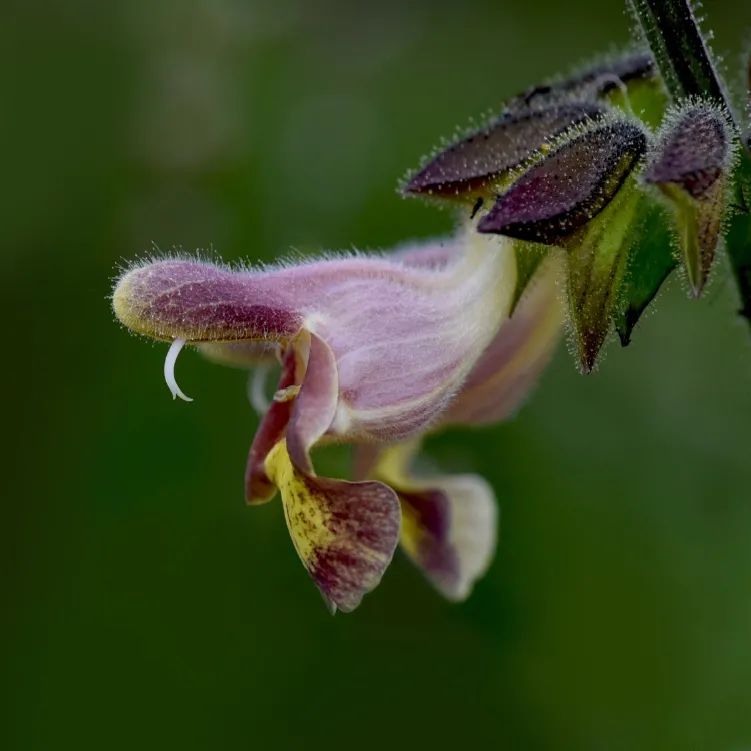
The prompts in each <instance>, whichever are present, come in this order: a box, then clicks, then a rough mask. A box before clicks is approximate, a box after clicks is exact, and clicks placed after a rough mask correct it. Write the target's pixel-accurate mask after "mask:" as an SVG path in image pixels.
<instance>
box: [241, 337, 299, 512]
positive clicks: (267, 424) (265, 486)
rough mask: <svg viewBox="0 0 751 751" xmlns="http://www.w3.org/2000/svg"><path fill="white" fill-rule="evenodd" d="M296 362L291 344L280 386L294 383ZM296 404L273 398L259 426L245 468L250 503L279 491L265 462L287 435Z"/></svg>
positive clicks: (246, 493) (285, 386) (284, 386)
mask: <svg viewBox="0 0 751 751" xmlns="http://www.w3.org/2000/svg"><path fill="white" fill-rule="evenodd" d="M296 364H297V358H296V357H295V350H294V347H292V346H289V347H287V349H286V351H285V353H284V356H283V359H282V373H281V376H280V378H279V389H284V388H287V387H288V386H293V385H295V383H296V378H297V374H296ZM293 404H294V400H292V399H291V400H289V401H286V402H276V401H275V402H271V406H270V407H269V409H268V412H266V414H265V415H264V416H263V419H262V420H261V424H260V425H259V426H258V430H257V431H256V434H255V436H254V437H253V443H252V444H251V446H250V452H249V453H248V463H247V465H246V468H245V500H246V501H247V502H248V503H262V502H264V501H267V500H269V499H270V498H272V497H273V496H274V494H275V493H276V485H274V483H272V482H271V480H269V478H268V477H267V475H266V468H265V466H264V463H265V461H266V457H267V456H268V453H269V451H271V449H272V448H273V447H274V446H275V445H276V444H277V443H278V442H279V441H280V440H281V439H282V438H283V437H284V432H285V430H286V429H287V423H288V422H289V418H290V414H291V412H292V405H293Z"/></svg>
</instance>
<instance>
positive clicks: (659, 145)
mask: <svg viewBox="0 0 751 751" xmlns="http://www.w3.org/2000/svg"><path fill="white" fill-rule="evenodd" d="M733 153H734V150H733V142H732V135H731V130H730V125H729V123H728V118H727V115H726V113H725V112H724V111H723V110H721V109H719V108H718V107H717V106H716V105H714V104H711V103H707V102H701V101H691V102H690V103H689V104H688V105H684V106H682V107H680V108H678V109H677V110H675V111H674V112H672V113H671V114H670V115H669V117H668V119H667V121H666V125H665V126H664V128H663V130H662V132H661V133H660V135H659V137H658V139H657V142H656V144H655V147H654V149H653V151H652V153H651V154H650V157H649V160H648V164H647V168H646V170H645V172H644V182H646V183H648V184H651V185H656V186H657V187H658V188H659V189H660V191H661V192H662V194H663V196H664V197H665V198H666V200H667V202H668V205H669V206H670V208H671V209H672V211H673V216H674V219H675V229H676V233H677V236H678V240H679V244H680V250H681V255H682V258H683V265H684V268H685V270H686V276H687V279H688V283H689V285H690V287H691V294H692V296H693V297H699V296H700V295H701V293H702V290H703V289H704V286H705V284H706V282H707V279H708V278H709V273H710V271H711V268H712V263H713V261H714V258H715V255H716V252H717V246H718V244H719V241H720V236H721V228H722V222H723V218H724V215H725V211H726V207H727V204H728V200H729V190H728V189H729V174H730V167H731V165H732V161H733Z"/></svg>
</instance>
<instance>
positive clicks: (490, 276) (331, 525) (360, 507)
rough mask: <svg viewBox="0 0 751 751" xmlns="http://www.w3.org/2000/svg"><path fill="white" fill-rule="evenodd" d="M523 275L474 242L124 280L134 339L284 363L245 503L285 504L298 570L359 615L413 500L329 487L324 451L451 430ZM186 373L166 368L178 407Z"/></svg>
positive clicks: (201, 266)
mask: <svg viewBox="0 0 751 751" xmlns="http://www.w3.org/2000/svg"><path fill="white" fill-rule="evenodd" d="M515 268H516V265H515V259H514V253H513V249H512V247H511V244H510V242H509V241H507V240H505V239H503V238H494V237H490V238H488V237H483V236H481V235H479V234H477V233H476V232H473V231H471V230H468V231H462V232H461V233H460V234H459V235H458V236H457V237H455V238H452V239H450V240H448V241H445V242H434V243H428V244H424V245H420V246H411V247H407V248H403V249H400V250H399V251H397V252H396V253H395V254H393V255H392V256H390V257H375V256H371V257H367V256H359V257H344V258H330V259H325V260H322V261H316V262H309V263H303V264H300V265H297V266H281V267H275V268H270V269H264V270H260V271H249V270H235V271H233V270H230V269H228V268H226V267H222V266H218V265H216V264H210V263H205V262H201V261H195V260H189V259H166V260H157V261H153V262H150V263H147V264H144V265H140V266H137V267H135V268H133V269H131V270H130V271H128V272H126V273H125V274H124V275H123V276H122V277H121V279H120V280H119V281H118V283H117V286H116V288H115V291H114V294H113V306H114V309H115V313H116V315H117V316H118V318H119V319H120V320H121V321H122V322H123V323H124V324H125V325H126V326H127V327H128V328H130V329H131V330H133V331H136V332H138V333H141V334H145V335H147V336H150V337H153V338H157V339H163V340H168V341H169V340H172V341H173V342H174V341H177V342H178V346H180V345H181V344H182V343H183V342H186V343H189V344H196V345H199V346H203V347H205V348H206V349H207V352H208V354H209V355H210V356H211V357H212V358H214V359H219V360H222V361H225V362H228V363H234V364H238V363H242V362H248V363H252V362H257V361H258V360H259V359H260V360H268V356H269V353H270V352H271V351H275V352H277V353H278V356H279V358H280V360H281V365H282V367H281V375H280V380H279V384H278V390H277V392H276V396H275V398H274V401H273V402H272V404H271V406H270V407H269V409H268V411H267V412H266V414H265V415H264V418H263V420H262V422H261V425H260V426H259V429H258V432H257V434H256V437H255V439H254V441H253V444H252V446H251V450H250V454H249V459H248V467H247V470H246V496H247V500H248V501H249V502H250V503H257V502H263V501H266V500H268V499H269V498H271V497H272V496H273V495H274V493H275V492H276V490H277V489H279V490H280V491H281V495H282V500H283V504H284V509H285V516H286V519H287V524H288V527H289V530H290V534H291V536H292V539H293V542H294V544H295V548H296V549H297V552H298V554H299V555H300V558H301V559H302V561H303V563H304V564H305V566H306V568H307V569H308V571H309V573H310V574H311V576H312V578H313V579H314V581H315V582H316V584H317V585H318V587H319V589H320V590H321V592H322V593H323V594H324V597H325V598H326V599H327V600H328V602H329V603H330V604H331V605H332V607H338V608H340V609H342V610H345V611H348V610H352V609H353V608H354V607H356V606H357V604H358V603H359V601H360V599H361V598H362V596H363V594H364V593H366V592H367V591H369V590H370V589H372V588H373V587H374V586H375V585H376V584H377V583H378V581H379V580H380V578H381V576H382V574H383V571H384V570H385V568H386V566H387V565H388V563H389V561H390V559H391V556H392V553H393V550H394V547H395V546H396V543H397V540H398V535H399V528H400V516H401V512H400V506H399V501H398V499H397V496H396V494H395V493H394V492H393V490H391V489H390V488H389V487H388V486H387V485H385V484H383V483H381V482H377V481H372V480H371V481H364V482H359V483H349V482H345V481H342V480H333V479H329V478H323V477H318V476H317V475H316V474H315V471H314V469H313V466H312V463H311V460H310V450H311V448H312V447H313V446H314V445H315V444H316V443H319V442H322V441H326V440H336V441H347V442H381V443H384V442H388V443H392V442H398V441H404V440H406V439H409V438H410V437H412V436H415V435H419V434H420V433H423V432H425V431H426V430H427V429H429V428H430V427H431V426H434V425H437V424H438V423H439V422H440V420H441V417H442V415H444V414H446V413H447V409H448V408H449V406H450V405H451V404H452V403H453V402H452V400H453V399H454V397H455V396H456V394H457V393H458V392H460V389H461V387H462V385H463V384H464V383H465V382H466V383H468V384H475V385H479V382H480V380H483V378H481V379H479V380H478V379H477V378H474V377H473V376H472V371H473V367H474V366H475V365H476V364H477V363H478V362H479V361H480V360H481V357H482V355H483V353H484V352H485V351H487V350H488V349H489V348H490V347H497V346H498V345H497V343H496V338H497V335H498V333H499V331H500V330H501V329H503V327H504V326H506V325H508V321H507V317H508V312H509V309H510V305H511V299H512V295H513V291H514V286H515V278H516V274H515ZM520 320H521V319H520ZM272 347H273V350H272V349H271V348H272ZM174 352H175V348H174V347H173V348H172V349H171V354H172V355H174ZM508 359H509V358H508V357H506V360H508ZM173 366H174V357H171V358H168V363H167V367H166V374H167V376H168V383H170V384H171V388H172V390H173V393H178V395H180V392H178V391H177V384H176V383H174V378H173V376H172V367H173ZM468 376H470V380H469V381H468V380H467V377H468ZM457 403H458V404H461V400H460V399H459V401H458V402H457Z"/></svg>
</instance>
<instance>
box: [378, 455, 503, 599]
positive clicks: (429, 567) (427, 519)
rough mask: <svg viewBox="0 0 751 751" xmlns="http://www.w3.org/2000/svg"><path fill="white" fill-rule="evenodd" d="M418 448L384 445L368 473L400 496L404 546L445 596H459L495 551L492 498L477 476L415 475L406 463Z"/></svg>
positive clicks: (494, 518) (483, 570) (494, 520)
mask: <svg viewBox="0 0 751 751" xmlns="http://www.w3.org/2000/svg"><path fill="white" fill-rule="evenodd" d="M418 446H419V444H418V443H417V442H414V441H413V442H410V443H407V444H397V445H394V446H390V447H388V448H386V449H384V450H383V451H382V452H381V453H380V454H378V455H377V456H376V457H375V463H374V464H373V466H372V467H371V468H370V474H371V476H372V477H375V478H378V479H380V480H383V481H384V482H386V483H388V484H389V485H390V486H391V487H392V488H394V490H395V491H396V492H397V494H398V496H399V501H400V503H401V509H402V528H401V535H400V544H401V546H402V548H403V550H404V551H405V552H406V553H407V555H408V556H409V557H410V558H411V559H412V561H413V562H414V563H415V565H417V566H418V567H419V568H420V570H421V571H422V572H423V573H424V574H425V576H426V577H427V578H428V580H429V581H430V582H431V583H432V584H433V586H435V587H436V589H438V591H439V592H441V594H443V595H444V597H447V598H448V599H450V600H463V599H465V598H466V597H467V596H468V595H469V593H470V591H471V589H472V586H473V584H474V583H475V581H476V580H477V579H478V578H479V577H480V576H482V574H484V573H485V571H486V570H487V567H488V566H489V564H490V561H491V559H492V556H493V552H494V550H495V542H496V527H497V512H496V503H495V497H494V495H493V491H492V489H491V488H490V486H489V485H488V483H487V482H485V480H483V479H482V478H481V477H478V476H476V475H454V476H426V477H418V476H416V475H414V474H413V473H412V472H411V471H410V468H409V464H410V461H411V459H412V456H413V454H414V452H415V451H416V450H417V448H418Z"/></svg>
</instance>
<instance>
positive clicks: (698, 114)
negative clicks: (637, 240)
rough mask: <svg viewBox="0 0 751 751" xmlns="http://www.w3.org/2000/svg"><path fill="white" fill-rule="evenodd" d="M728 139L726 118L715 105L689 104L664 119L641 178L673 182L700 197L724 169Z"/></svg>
mask: <svg viewBox="0 0 751 751" xmlns="http://www.w3.org/2000/svg"><path fill="white" fill-rule="evenodd" d="M730 143H731V137H730V133H729V132H728V124H727V121H726V120H725V117H724V116H723V114H722V113H721V112H720V111H719V110H718V109H717V108H716V107H715V106H713V105H711V104H695V105H690V106H689V107H687V108H686V109H684V110H682V111H679V112H678V113H677V114H676V115H675V116H674V117H672V118H670V119H668V120H667V124H666V126H665V128H664V130H663V133H662V135H661V137H660V138H659V139H658V141H657V145H656V147H655V149H654V152H653V153H652V155H651V158H650V161H649V164H648V165H647V168H646V170H645V171H644V180H645V182H648V183H652V184H655V185H660V186H662V185H665V184H667V183H672V184H674V185H676V186H678V187H679V188H682V189H683V190H684V191H686V193H688V194H689V195H690V196H692V197H693V198H702V197H704V196H705V195H706V194H707V192H708V191H709V189H710V188H711V187H712V185H714V183H715V181H716V180H717V179H718V178H719V177H720V174H721V173H722V172H723V171H724V170H726V168H727V160H728V156H729V154H730Z"/></svg>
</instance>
